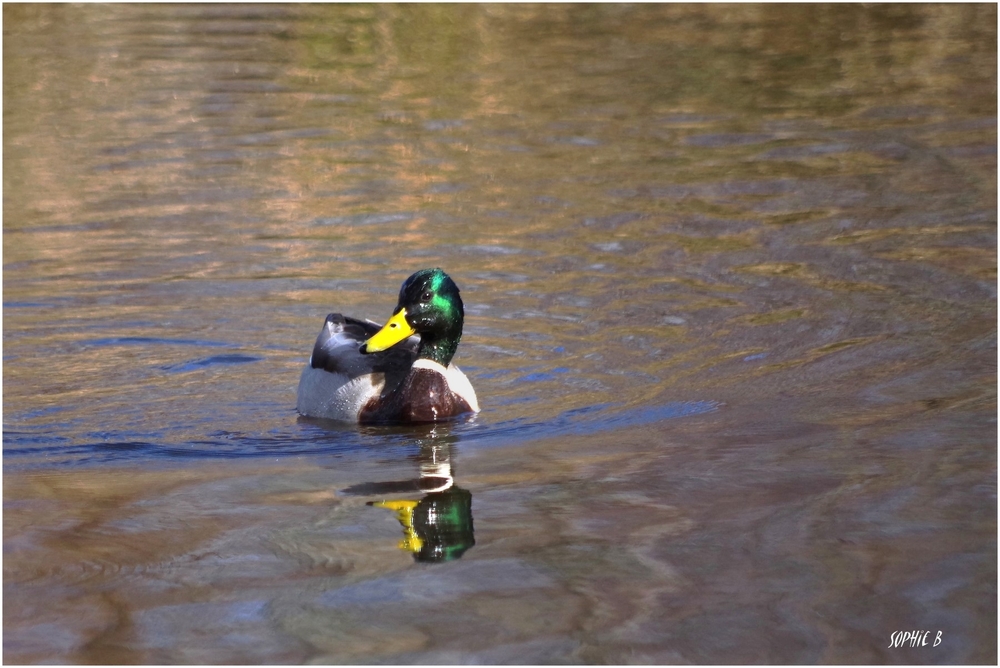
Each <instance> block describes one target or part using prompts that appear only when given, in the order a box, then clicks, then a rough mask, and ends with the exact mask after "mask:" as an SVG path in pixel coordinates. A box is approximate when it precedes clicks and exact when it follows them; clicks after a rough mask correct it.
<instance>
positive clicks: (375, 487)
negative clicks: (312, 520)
mask: <svg viewBox="0 0 1000 668" xmlns="http://www.w3.org/2000/svg"><path fill="white" fill-rule="evenodd" d="M433 431H435V432H440V431H441V428H440V425H439V426H438V427H437V428H435V429H434V430H433ZM451 455H452V439H449V438H444V439H441V438H435V437H434V435H432V436H431V438H422V439H420V454H419V455H418V461H419V465H420V477H419V478H417V479H415V480H400V481H388V482H371V483H362V484H359V485H352V486H351V487H348V488H347V489H345V490H343V493H344V494H352V495H358V496H375V495H378V496H384V495H388V494H399V493H404V494H405V493H409V494H408V498H404V499H384V498H383V499H382V500H380V501H369V502H368V503H367V505H369V506H374V507H377V508H388V509H389V510H392V511H394V512H395V513H396V519H398V520H399V523H400V524H401V525H402V527H403V539H402V540H401V541H400V542H399V548H400V549H402V550H405V551H407V552H409V553H411V554H412V555H413V558H414V559H415V560H416V561H423V562H440V561H453V560H455V559H459V558H460V557H461V556H462V555H463V554H465V552H466V551H467V550H468V549H469V548H471V547H472V546H473V545H475V544H476V539H475V535H474V530H473V526H472V494H471V493H470V492H469V491H468V490H466V489H462V488H461V487H459V486H458V485H456V484H455V478H454V474H453V471H452V467H451V461H452V457H451ZM414 493H419V494H422V495H423V496H421V497H420V498H413V494H414Z"/></svg>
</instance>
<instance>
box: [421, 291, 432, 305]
mask: <svg viewBox="0 0 1000 668" xmlns="http://www.w3.org/2000/svg"><path fill="white" fill-rule="evenodd" d="M430 300H431V293H429V292H425V293H424V294H422V295H420V301H422V302H423V303H425V304H426V303H427V302H429V301H430Z"/></svg>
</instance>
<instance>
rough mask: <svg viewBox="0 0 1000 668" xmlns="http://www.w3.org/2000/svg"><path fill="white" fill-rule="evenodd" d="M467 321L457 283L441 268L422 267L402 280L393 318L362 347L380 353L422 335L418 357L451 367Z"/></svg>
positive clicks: (365, 350)
mask: <svg viewBox="0 0 1000 668" xmlns="http://www.w3.org/2000/svg"><path fill="white" fill-rule="evenodd" d="M464 320H465V309H464V307H463V306H462V298H461V297H460V296H459V294H458V286H457V285H455V282H454V281H453V280H451V278H450V277H449V276H448V274H446V273H444V272H443V271H441V270H440V269H421V270H420V271H418V272H417V273H415V274H413V275H412V276H410V277H409V278H408V279H406V281H404V282H403V287H402V288H400V290H399V303H398V304H397V305H396V310H395V311H393V312H392V317H391V318H390V319H389V322H387V323H386V324H385V326H384V327H383V328H382V329H380V330H379V331H378V333H377V334H375V336H373V337H371V338H370V339H368V340H367V341H366V342H365V343H364V345H362V346H361V352H362V353H366V354H367V353H377V352H381V351H383V350H386V349H388V348H391V347H392V346H394V345H396V344H397V343H399V342H400V341H404V340H406V339H407V338H408V337H410V336H413V335H414V334H419V335H420V350H419V352H418V353H417V354H418V356H419V357H423V358H426V359H431V360H434V361H435V362H438V363H439V364H441V365H443V366H448V363H449V362H451V358H452V357H453V356H454V355H455V350H456V349H457V348H458V342H459V341H460V340H461V339H462V323H463V321H464Z"/></svg>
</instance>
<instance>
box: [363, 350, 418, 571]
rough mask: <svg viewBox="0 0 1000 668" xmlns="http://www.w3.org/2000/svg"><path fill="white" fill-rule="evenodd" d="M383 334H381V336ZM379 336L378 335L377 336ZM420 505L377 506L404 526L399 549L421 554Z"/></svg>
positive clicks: (379, 503) (400, 503)
mask: <svg viewBox="0 0 1000 668" xmlns="http://www.w3.org/2000/svg"><path fill="white" fill-rule="evenodd" d="M381 333H382V332H379V334H381ZM376 336H378V334H376ZM419 504H420V502H419V501H408V500H404V501H380V502H378V503H376V504H375V506H377V507H379V508H389V509H390V510H395V511H396V519H398V520H399V523H400V524H402V525H403V530H404V537H403V540H401V541H399V549H401V550H406V551H408V552H419V551H420V548H421V547H423V546H424V541H422V540H420V536H418V535H417V531H416V529H414V528H413V509H414V508H416V507H417V506H418V505H419Z"/></svg>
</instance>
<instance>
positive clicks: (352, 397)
mask: <svg viewBox="0 0 1000 668" xmlns="http://www.w3.org/2000/svg"><path fill="white" fill-rule="evenodd" d="M463 317H464V311H463V307H462V301H461V298H460V297H459V296H458V288H457V287H456V286H455V284H454V283H453V282H452V281H451V279H450V278H448V276H447V274H445V273H444V272H443V271H441V270H440V269H434V270H429V269H425V270H422V271H419V272H417V273H416V274H414V275H413V276H411V277H410V278H409V279H407V280H406V282H405V283H403V287H402V289H401V290H400V294H399V304H398V305H397V307H396V310H395V311H394V313H393V317H392V318H391V319H390V320H389V322H388V323H386V325H385V326H384V327H381V328H380V327H379V325H378V324H376V323H374V322H371V321H369V320H357V319H355V318H349V317H345V316H343V315H341V314H339V313H331V314H330V315H328V316H327V317H326V322H325V323H324V324H323V330H322V331H321V332H320V334H319V337H318V338H317V339H316V345H315V346H314V347H313V352H312V355H311V356H310V358H309V363H308V364H307V365H306V368H305V369H303V371H302V377H301V378H300V380H299V389H298V402H297V408H298V411H299V413H301V414H302V415H308V416H311V417H320V418H328V419H333V420H342V421H347V422H360V423H366V424H371V423H376V424H378V423H415V422H437V421H440V420H446V419H449V418H452V417H456V416H458V415H462V414H464V413H475V412H478V411H479V402H478V400H477V398H476V392H475V390H473V389H472V384H471V383H470V382H469V379H468V378H466V377H465V374H464V373H462V372H461V371H460V370H459V368H458V367H457V366H455V365H454V364H451V358H452V356H453V355H454V353H455V349H456V348H457V347H458V341H459V339H461V336H462V322H463ZM415 335H419V338H418V336H415Z"/></svg>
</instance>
